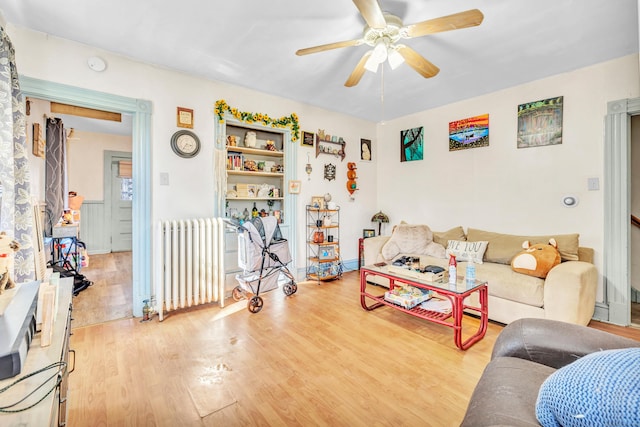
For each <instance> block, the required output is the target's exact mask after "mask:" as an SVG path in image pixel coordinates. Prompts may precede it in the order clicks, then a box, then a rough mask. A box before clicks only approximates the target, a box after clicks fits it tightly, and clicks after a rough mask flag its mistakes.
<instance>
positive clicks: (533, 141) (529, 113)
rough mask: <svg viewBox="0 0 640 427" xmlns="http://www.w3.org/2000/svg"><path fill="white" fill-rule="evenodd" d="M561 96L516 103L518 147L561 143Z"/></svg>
mask: <svg viewBox="0 0 640 427" xmlns="http://www.w3.org/2000/svg"><path fill="white" fill-rule="evenodd" d="M562 104H563V97H562V96H558V97H556V98H549V99H543V100H542V101H535V102H528V103H526V104H520V105H518V148H527V147H542V146H544V145H557V144H562Z"/></svg>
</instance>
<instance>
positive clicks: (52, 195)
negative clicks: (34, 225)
mask: <svg viewBox="0 0 640 427" xmlns="http://www.w3.org/2000/svg"><path fill="white" fill-rule="evenodd" d="M65 144H66V134H65V130H64V125H63V124H62V119H47V142H46V170H45V189H44V190H45V199H44V200H45V203H46V204H47V207H46V214H45V223H44V233H45V235H46V236H49V237H51V234H52V231H53V226H54V225H56V224H57V223H58V220H60V217H61V216H62V214H63V212H64V209H65V200H66V197H67V196H66V194H67V191H66V188H67V179H66V177H67V170H66V164H67V162H66V157H65V156H66V150H65Z"/></svg>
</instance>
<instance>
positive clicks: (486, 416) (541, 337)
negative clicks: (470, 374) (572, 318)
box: [461, 319, 640, 427]
mask: <svg viewBox="0 0 640 427" xmlns="http://www.w3.org/2000/svg"><path fill="white" fill-rule="evenodd" d="M631 347H640V342H639V341H635V340H632V339H627V338H622V337H620V336H617V335H613V334H610V333H607V332H603V331H599V330H596V329H592V328H588V327H585V326H580V325H574V324H570V323H565V322H559V321H554V320H547V319H520V320H516V321H515V322H513V323H510V324H509V325H508V326H506V327H505V328H504V330H503V331H502V333H501V334H500V336H498V339H497V340H496V343H495V346H494V348H493V353H492V355H491V362H490V363H489V364H488V365H487V367H486V368H485V370H484V373H483V374H482V377H481V378H480V381H479V382H478V384H477V385H476V388H475V390H474V392H473V394H472V396H471V400H470V402H469V406H468V407H467V412H466V414H465V417H464V419H463V421H462V424H461V425H462V426H465V427H471V426H498V425H504V426H514V427H517V426H539V425H540V424H539V423H538V420H537V419H536V400H537V398H538V392H539V390H540V386H541V385H542V383H543V382H544V381H545V380H546V379H547V377H548V376H549V375H551V374H552V373H554V372H555V371H556V370H557V369H559V368H561V367H563V366H566V365H568V364H570V363H572V362H574V361H576V360H578V359H580V358H581V357H583V356H585V355H587V354H590V353H593V352H597V351H601V350H608V349H623V348H631Z"/></svg>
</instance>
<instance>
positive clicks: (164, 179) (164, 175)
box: [160, 172, 169, 185]
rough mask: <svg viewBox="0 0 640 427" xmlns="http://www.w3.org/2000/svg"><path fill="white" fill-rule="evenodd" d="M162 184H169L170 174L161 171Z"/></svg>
mask: <svg viewBox="0 0 640 427" xmlns="http://www.w3.org/2000/svg"><path fill="white" fill-rule="evenodd" d="M160 185H169V174H168V173H167V172H160Z"/></svg>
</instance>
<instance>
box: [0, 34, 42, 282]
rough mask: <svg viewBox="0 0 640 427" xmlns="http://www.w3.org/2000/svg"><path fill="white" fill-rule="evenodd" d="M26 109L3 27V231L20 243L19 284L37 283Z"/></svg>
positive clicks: (16, 265)
mask: <svg viewBox="0 0 640 427" xmlns="http://www.w3.org/2000/svg"><path fill="white" fill-rule="evenodd" d="M24 109H25V103H24V97H23V96H22V92H21V91H20V83H19V81H18V70H17V68H16V63H15V51H14V49H13V44H12V43H11V40H10V39H9V36H8V35H7V33H6V32H5V29H4V28H2V27H0V185H1V186H2V199H1V200H0V231H5V232H6V233H7V234H8V235H9V236H11V237H13V239H15V240H16V241H18V243H20V249H19V250H18V252H16V253H15V258H14V264H13V274H12V276H11V277H13V280H14V281H15V282H16V283H23V282H28V281H31V280H34V279H35V256H34V250H33V239H32V236H33V234H32V232H33V210H32V207H31V187H30V182H29V181H30V178H29V160H28V158H27V146H26V133H25V113H24ZM9 273H10V274H11V272H9Z"/></svg>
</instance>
